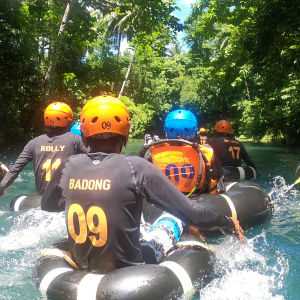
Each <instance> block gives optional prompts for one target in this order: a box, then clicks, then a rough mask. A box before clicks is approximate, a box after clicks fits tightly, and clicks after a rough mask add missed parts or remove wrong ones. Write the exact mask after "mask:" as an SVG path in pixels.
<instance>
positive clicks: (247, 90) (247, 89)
mask: <svg viewBox="0 0 300 300" xmlns="http://www.w3.org/2000/svg"><path fill="white" fill-rule="evenodd" d="M245 87H246V92H247V95H248V100H249V101H251V98H250V92H249V88H248V83H247V80H245Z"/></svg>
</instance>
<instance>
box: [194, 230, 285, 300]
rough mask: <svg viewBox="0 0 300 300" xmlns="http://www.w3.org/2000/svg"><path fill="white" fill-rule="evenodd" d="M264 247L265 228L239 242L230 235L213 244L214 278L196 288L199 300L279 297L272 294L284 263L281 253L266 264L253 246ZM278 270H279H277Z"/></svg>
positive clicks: (265, 259) (277, 286)
mask: <svg viewBox="0 0 300 300" xmlns="http://www.w3.org/2000/svg"><path fill="white" fill-rule="evenodd" d="M257 244H258V245H259V247H263V248H265V247H268V244H267V242H266V236H265V232H264V231H263V232H262V233H261V234H260V235H258V236H256V237H255V238H253V239H248V240H246V241H245V242H244V243H243V244H240V243H239V241H238V240H237V239H236V238H235V237H232V236H227V237H226V238H225V239H224V241H223V242H222V243H221V244H220V245H217V246H214V249H215V254H216V265H215V273H216V276H217V278H215V279H214V280H213V281H212V282H210V283H209V284H208V285H207V286H206V287H204V288H203V289H202V290H201V291H200V299H201V300H221V299H222V300H227V299H228V300H240V299H243V300H252V299H266V300H267V299H268V300H270V299H272V300H282V299H284V297H283V296H281V295H276V296H274V295H273V291H274V290H275V289H278V288H279V289H280V288H281V287H280V284H282V276H283V275H284V274H286V273H287V272H288V263H287V262H286V260H284V259H283V258H282V257H281V260H279V261H278V262H277V264H276V265H275V266H274V267H269V266H268V261H267V260H268V258H267V257H265V256H264V255H262V254H260V253H258V251H257V249H256V248H255V247H256V246H257ZM278 270H280V272H278Z"/></svg>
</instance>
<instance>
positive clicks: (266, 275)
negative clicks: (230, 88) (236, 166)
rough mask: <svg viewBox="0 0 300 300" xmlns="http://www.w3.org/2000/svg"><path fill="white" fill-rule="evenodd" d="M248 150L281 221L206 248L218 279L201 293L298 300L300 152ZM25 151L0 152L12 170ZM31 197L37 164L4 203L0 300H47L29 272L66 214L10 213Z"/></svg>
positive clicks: (136, 146) (0, 210) (60, 232)
mask: <svg viewBox="0 0 300 300" xmlns="http://www.w3.org/2000/svg"><path fill="white" fill-rule="evenodd" d="M244 145H245V146H246V149H247V150H248V152H249V154H250V156H251V157H252V158H253V160H254V161H255V163H256V165H257V166H258V170H259V174H260V176H261V177H260V178H259V179H258V180H257V182H258V183H259V184H261V185H262V186H263V187H264V188H265V189H266V190H267V192H268V193H269V195H270V196H271V198H272V201H273V202H274V203H275V208H276V215H275V216H274V217H273V218H272V219H271V220H270V222H269V223H268V224H265V225H263V226H259V227H257V228H252V229H250V230H248V231H247V232H246V233H245V235H246V241H245V242H244V243H243V244H240V243H239V242H238V241H237V240H236V239H235V238H233V237H230V236H227V237H223V236H222V237H219V238H217V239H211V240H210V239H208V240H207V242H208V243H209V244H211V245H212V246H213V248H214V249H215V251H216V256H217V262H216V268H215V278H214V279H213V280H212V281H211V282H210V283H209V284H208V285H207V286H206V287H205V288H203V289H202V290H201V291H200V296H201V299H202V300H209V299H210V300H211V299H228V300H229V299H230V300H235V299H246V300H247V299H249V300H250V299H276V300H282V299H300V286H299V283H298V281H299V277H300V268H299V267H300V246H299V242H300V238H299V237H300V194H299V192H298V191H297V190H296V189H295V188H294V187H292V183H293V182H294V171H295V168H296V165H297V163H298V162H299V161H300V151H299V149H297V148H291V147H282V146H275V145H270V144H256V143H250V142H247V143H244ZM22 146H23V145H22ZM22 146H8V147H7V146H3V145H2V146H1V145H0V149H1V151H0V160H1V161H2V162H4V163H5V164H7V165H8V166H10V165H11V164H12V163H13V162H14V160H15V159H16V157H17V156H18V154H19V153H20V151H21V150H22ZM141 146H142V141H141V140H131V141H130V143H129V146H128V147H127V149H125V152H126V153H129V154H137V153H138V151H139V150H140V148H141ZM9 148H10V149H9ZM30 192H31V193H32V192H35V187H34V174H33V168H32V164H29V165H27V166H26V168H25V169H24V170H23V171H22V173H21V175H20V177H19V178H18V179H17V180H16V181H15V182H14V183H13V185H12V186H11V187H10V188H8V189H7V191H6V193H5V195H4V196H2V197H1V198H0V299H1V300H2V299H3V300H4V299H5V300H6V299H26V300H30V299H43V298H42V297H41V295H40V293H39V291H38V289H37V288H36V287H35V286H34V284H33V282H32V279H31V270H32V268H33V266H34V263H35V261H36V258H37V256H38V255H39V253H41V251H43V249H46V248H47V247H49V246H50V245H51V243H53V242H55V241H57V240H58V239H60V238H61V237H63V236H66V229H65V223H64V216H63V213H59V214H57V213H47V212H43V211H41V210H39V209H31V210H29V211H24V212H10V211H9V204H10V201H11V199H12V198H13V197H14V196H16V195H18V194H21V193H30Z"/></svg>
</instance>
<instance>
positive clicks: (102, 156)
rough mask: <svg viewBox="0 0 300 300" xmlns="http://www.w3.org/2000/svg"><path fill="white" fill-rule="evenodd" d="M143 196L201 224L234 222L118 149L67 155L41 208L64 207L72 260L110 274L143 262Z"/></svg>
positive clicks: (206, 226)
mask: <svg viewBox="0 0 300 300" xmlns="http://www.w3.org/2000/svg"><path fill="white" fill-rule="evenodd" d="M143 199H146V200H147V201H148V202H150V203H153V204H155V205H157V206H158V207H160V208H161V209H163V210H165V211H167V212H169V213H171V214H173V215H174V216H176V217H178V218H180V219H181V220H182V221H184V222H186V223H187V224H192V225H194V226H197V227H199V228H203V229H216V228H221V227H226V226H231V224H229V223H230V221H228V219H227V218H226V217H225V216H220V215H218V214H216V213H214V212H213V211H210V210H207V209H204V208H202V207H201V206H199V205H197V204H195V203H194V202H192V201H191V200H190V199H188V198H187V197H186V196H184V195H183V194H181V193H180V192H179V191H178V190H177V188H176V187H175V185H174V184H173V183H172V182H171V181H170V180H169V179H168V178H167V177H166V176H165V175H164V174H163V173H162V172H161V171H160V170H159V169H158V168H156V167H155V166H154V165H152V164H151V163H149V162H147V161H146V160H144V159H142V158H140V157H134V156H128V157H127V156H123V155H120V154H116V153H103V152H99V153H88V154H80V155H76V156H71V157H69V158H68V159H67V160H66V162H65V163H64V164H62V165H61V166H60V167H59V168H58V170H57V171H56V172H55V174H54V176H53V178H52V180H51V182H50V183H49V185H48V186H47V189H46V191H45V193H44V195H43V198H42V200H41V208H42V209H43V210H46V211H62V210H65V217H66V224H67V229H68V234H69V238H68V240H69V249H70V253H71V256H72V258H73V259H74V261H75V262H76V263H77V264H78V265H79V266H80V267H89V268H90V269H92V270H98V271H101V272H107V271H111V270H114V269H116V268H121V267H124V266H128V265H135V264H141V263H142V262H143V259H142V254H141V249H140V244H139V237H140V219H141V212H142V201H143Z"/></svg>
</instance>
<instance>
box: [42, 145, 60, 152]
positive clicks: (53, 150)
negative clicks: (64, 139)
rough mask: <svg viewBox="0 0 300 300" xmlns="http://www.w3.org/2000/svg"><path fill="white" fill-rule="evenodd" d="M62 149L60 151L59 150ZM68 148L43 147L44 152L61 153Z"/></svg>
mask: <svg viewBox="0 0 300 300" xmlns="http://www.w3.org/2000/svg"><path fill="white" fill-rule="evenodd" d="M59 147H60V149H59ZM65 147H66V146H41V151H42V152H59V151H64V149H65Z"/></svg>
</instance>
